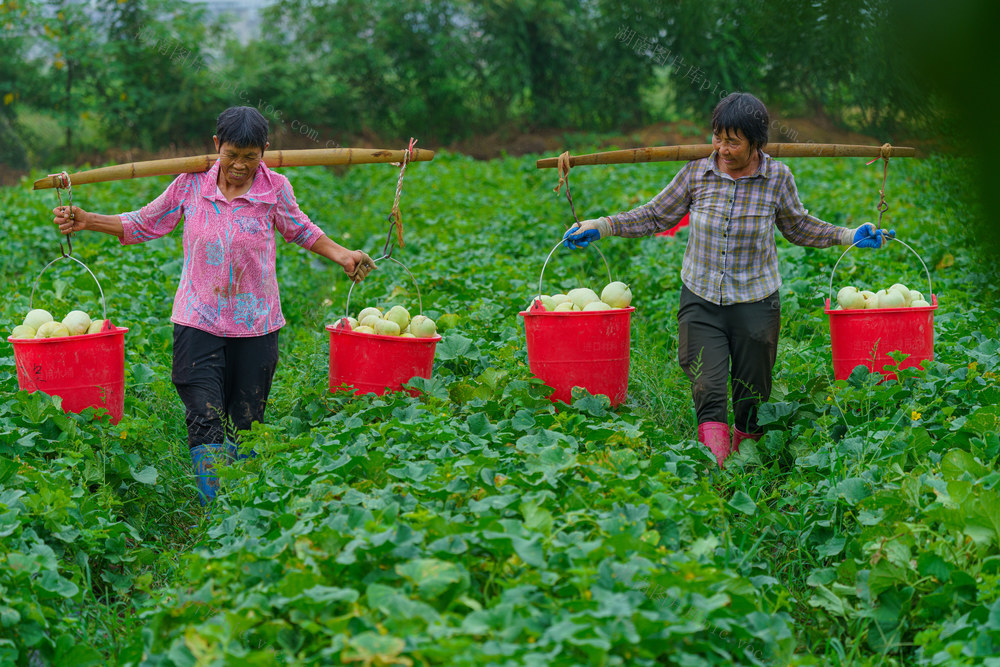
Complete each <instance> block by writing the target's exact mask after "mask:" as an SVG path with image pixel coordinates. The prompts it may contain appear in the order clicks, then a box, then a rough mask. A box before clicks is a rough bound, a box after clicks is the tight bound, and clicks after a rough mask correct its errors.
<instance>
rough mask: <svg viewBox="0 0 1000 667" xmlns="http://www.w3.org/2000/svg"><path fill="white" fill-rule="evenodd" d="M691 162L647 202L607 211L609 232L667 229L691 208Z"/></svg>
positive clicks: (629, 234) (629, 233)
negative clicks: (620, 209)
mask: <svg viewBox="0 0 1000 667" xmlns="http://www.w3.org/2000/svg"><path fill="white" fill-rule="evenodd" d="M691 165H692V163H690V162H689V163H688V164H686V165H684V166H683V167H682V168H681V170H680V171H679V172H677V174H676V175H675V176H674V178H673V180H671V181H670V184H669V185H667V187H665V188H663V190H661V191H660V193H659V194H658V195H656V196H655V197H653V198H652V199H651V200H650V201H649V203H647V204H644V205H642V206H639V207H637V208H634V209H632V210H631V211H626V212H625V213H618V214H617V215H609V216H608V220H609V221H610V222H611V232H612V233H613V234H614V235H615V236H625V237H637V236H649V235H650V234H655V233H656V232H661V231H663V230H664V229H670V228H671V227H673V226H674V225H676V224H677V223H678V222H680V220H681V218H683V217H684V214H685V213H687V212H688V209H689V208H691V179H690V175H691V169H692V166H691Z"/></svg>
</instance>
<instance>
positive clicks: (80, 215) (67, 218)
mask: <svg viewBox="0 0 1000 667" xmlns="http://www.w3.org/2000/svg"><path fill="white" fill-rule="evenodd" d="M52 213H53V214H55V218H54V219H53V220H52V222H54V223H55V224H57V225H59V231H60V232H61V233H62V234H72V233H73V232H80V231H83V230H85V229H87V217H88V216H89V215H90V214H89V213H87V212H86V211H84V210H83V209H82V208H80V207H79V206H74V207H72V210H71V209H70V207H69V206H57V207H56V208H54V209H52Z"/></svg>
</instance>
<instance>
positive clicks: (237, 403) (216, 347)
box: [172, 324, 278, 447]
mask: <svg viewBox="0 0 1000 667" xmlns="http://www.w3.org/2000/svg"><path fill="white" fill-rule="evenodd" d="M277 366H278V332H277V331H275V332H274V333H270V334H266V335H264V336H254V337H250V338H223V337H220V336H215V335H212V334H210V333H207V332H205V331H201V330H200V329H194V328H192V327H186V326H182V325H180V324H175V325H174V361H173V374H172V379H173V382H174V386H175V387H176V388H177V393H178V395H180V397H181V401H183V402H184V420H185V422H186V424H187V431H188V446H189V447H197V446H199V445H207V444H218V443H224V442H226V439H227V438H228V439H229V441H230V442H235V441H236V432H237V431H243V430H246V429H249V428H250V425H251V424H252V423H253V422H255V421H258V422H262V421H263V420H264V407H265V406H266V405H267V397H268V395H269V394H270V393H271V381H272V379H273V378H274V371H275V369H276V368H277Z"/></svg>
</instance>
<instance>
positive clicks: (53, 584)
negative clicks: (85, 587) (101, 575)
mask: <svg viewBox="0 0 1000 667" xmlns="http://www.w3.org/2000/svg"><path fill="white" fill-rule="evenodd" d="M38 585H39V586H41V588H42V589H44V590H46V591H48V592H49V593H55V594H56V595H59V596H62V597H64V598H71V597H75V596H76V594H77V593H79V592H80V589H79V587H77V585H76V584H74V583H73V582H72V581H70V580H69V579H66V578H65V577H62V576H60V575H59V573H58V572H56V571H55V570H45V571H44V572H43V573H42V577H41V579H39V581H38Z"/></svg>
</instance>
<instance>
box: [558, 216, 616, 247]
mask: <svg viewBox="0 0 1000 667" xmlns="http://www.w3.org/2000/svg"><path fill="white" fill-rule="evenodd" d="M605 236H611V223H610V222H608V220H607V218H598V219H597V220H584V221H583V222H581V223H579V224H575V225H573V226H572V227H570V228H569V231H567V232H566V233H565V234H563V245H564V246H565V247H567V248H572V249H574V250H575V249H577V248H586V247H587V246H589V245H590V244H591V242H592V241H599V240H600V239H602V238H603V237H605Z"/></svg>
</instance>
